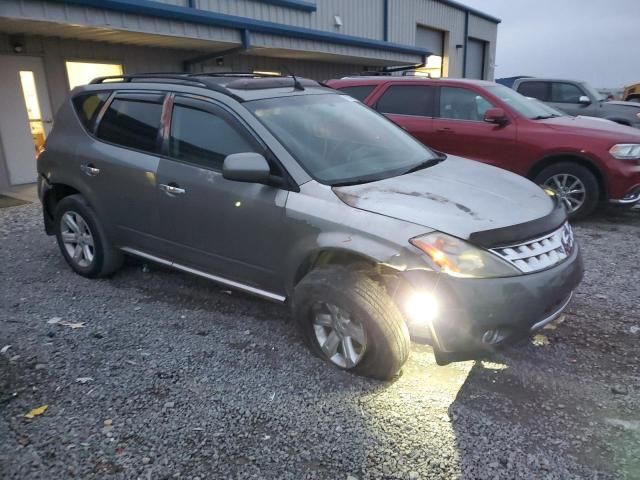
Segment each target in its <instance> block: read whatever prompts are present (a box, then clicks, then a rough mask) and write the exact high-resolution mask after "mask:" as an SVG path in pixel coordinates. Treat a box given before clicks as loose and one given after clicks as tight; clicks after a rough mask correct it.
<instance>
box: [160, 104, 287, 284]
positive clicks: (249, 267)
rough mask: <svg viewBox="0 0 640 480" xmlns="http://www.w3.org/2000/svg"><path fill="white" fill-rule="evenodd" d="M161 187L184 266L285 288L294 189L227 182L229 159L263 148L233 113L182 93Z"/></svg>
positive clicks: (173, 253) (169, 232)
mask: <svg viewBox="0 0 640 480" xmlns="http://www.w3.org/2000/svg"><path fill="white" fill-rule="evenodd" d="M170 125H171V126H170V135H169V145H168V150H169V151H168V152H167V153H168V154H169V158H163V159H161V160H160V167H159V170H158V186H159V188H160V190H161V191H162V193H163V194H162V201H161V203H160V215H161V223H162V225H163V226H164V233H163V235H162V236H163V238H164V239H165V240H167V245H166V255H168V256H170V258H171V259H172V260H174V261H175V262H177V263H180V264H182V265H185V266H188V267H190V268H194V269H196V270H200V271H205V272H207V273H211V274H214V275H217V276H221V277H224V278H226V279H229V280H234V281H237V282H241V283H243V284H248V285H251V286H253V287H257V288H261V289H264V290H268V291H270V292H274V293H281V290H282V281H281V280H279V278H280V277H279V274H278V272H279V270H280V269H281V268H282V264H283V260H284V249H285V245H286V242H285V241H284V240H285V239H284V238H283V230H282V229H281V228H279V227H278V225H282V222H283V221H284V212H285V202H286V198H287V194H288V192H287V191H286V190H281V189H279V188H276V187H272V186H269V185H262V184H257V183H242V182H235V181H230V180H227V179H225V178H224V177H223V175H222V165H223V162H224V158H225V157H226V156H227V155H230V154H232V153H244V152H259V153H264V150H263V148H262V147H261V146H260V145H259V144H258V143H257V142H256V141H255V139H254V138H252V137H251V135H250V134H249V132H248V131H247V130H246V128H245V127H244V126H242V125H241V124H240V123H239V122H238V121H237V120H236V119H235V118H234V117H233V116H232V115H231V114H230V113H228V112H227V111H226V110H224V109H223V108H221V107H218V106H217V105H214V104H213V103H211V102H208V101H204V100H198V99H192V98H187V97H183V98H181V97H179V96H177V97H176V99H175V104H174V106H173V113H172V116H171V122H170Z"/></svg>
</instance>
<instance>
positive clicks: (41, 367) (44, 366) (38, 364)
mask: <svg viewBox="0 0 640 480" xmlns="http://www.w3.org/2000/svg"><path fill="white" fill-rule="evenodd" d="M33 368H34V369H36V370H44V369H45V368H47V366H46V365H45V364H44V363H36V366H35V367H33Z"/></svg>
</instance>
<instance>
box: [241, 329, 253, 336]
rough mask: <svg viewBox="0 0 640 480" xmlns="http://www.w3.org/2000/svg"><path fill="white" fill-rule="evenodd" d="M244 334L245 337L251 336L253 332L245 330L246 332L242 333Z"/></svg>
mask: <svg viewBox="0 0 640 480" xmlns="http://www.w3.org/2000/svg"><path fill="white" fill-rule="evenodd" d="M242 333H244V334H245V335H251V330H245V331H244V332H242Z"/></svg>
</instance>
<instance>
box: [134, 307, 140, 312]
mask: <svg viewBox="0 0 640 480" xmlns="http://www.w3.org/2000/svg"><path fill="white" fill-rule="evenodd" d="M140 310H142V307H133V311H134V312H139V311H140Z"/></svg>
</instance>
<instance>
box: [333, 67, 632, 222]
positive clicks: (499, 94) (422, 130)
mask: <svg viewBox="0 0 640 480" xmlns="http://www.w3.org/2000/svg"><path fill="white" fill-rule="evenodd" d="M327 84H328V85H329V86H331V87H333V88H335V89H338V90H341V91H343V92H344V93H347V94H349V95H351V96H353V97H355V98H357V99H358V100H360V101H362V102H364V103H366V104H367V105H369V106H370V107H372V108H374V109H376V110H378V111H379V112H381V113H383V114H384V115H386V116H387V117H388V118H389V119H390V120H392V121H394V122H395V123H397V124H398V125H400V126H401V127H402V128H404V129H405V130H407V131H408V132H410V133H411V134H412V135H414V136H415V137H416V138H417V139H419V140H420V141H421V142H423V143H424V144H426V145H428V146H430V147H432V148H434V149H436V150H440V151H443V152H446V153H450V154H452V155H459V156H462V157H467V158H471V159H474V160H479V161H481V162H486V163H490V164H492V165H495V166H498V167H502V168H505V169H507V170H511V171H513V172H516V173H518V174H520V175H524V176H526V177H528V178H530V179H531V180H533V181H534V182H536V183H538V184H539V185H542V186H544V187H547V188H550V189H552V190H554V191H555V192H556V193H557V195H558V196H559V197H560V198H562V200H563V201H564V203H565V205H566V206H567V209H568V211H569V213H570V214H571V216H572V217H573V218H579V217H584V216H586V215H588V214H590V213H591V212H592V211H593V210H594V209H595V208H596V207H597V206H598V204H599V203H600V202H602V201H609V202H611V203H615V204H620V205H627V206H632V205H634V204H635V203H637V202H638V201H640V131H638V130H637V129H634V128H631V127H625V126H622V125H618V124H616V123H613V122H610V121H608V120H602V119H598V118H586V117H585V118H583V117H569V116H566V115H564V114H563V113H562V112H559V111H557V110H555V109H553V108H551V107H549V106H547V105H544V104H543V103H541V102H539V101H537V100H534V99H531V98H527V97H524V96H522V95H520V94H519V93H516V92H515V91H513V90H511V89H510V88H507V87H505V86H503V85H498V84H496V83H491V82H484V81H479V80H453V79H428V78H418V77H391V76H388V77H351V78H343V79H340V80H330V81H328V82H327Z"/></svg>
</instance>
